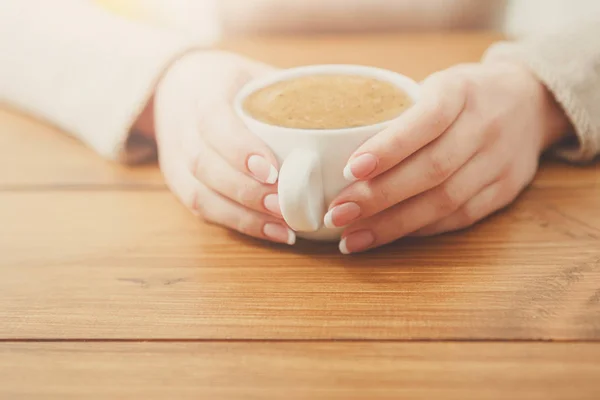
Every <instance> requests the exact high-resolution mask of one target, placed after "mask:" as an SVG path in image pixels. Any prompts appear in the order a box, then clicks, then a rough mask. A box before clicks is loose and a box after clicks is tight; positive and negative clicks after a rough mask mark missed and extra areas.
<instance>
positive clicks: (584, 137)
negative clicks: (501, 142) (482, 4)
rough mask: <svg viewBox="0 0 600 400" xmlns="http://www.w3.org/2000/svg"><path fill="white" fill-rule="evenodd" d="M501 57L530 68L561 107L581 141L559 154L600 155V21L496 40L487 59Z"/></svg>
mask: <svg viewBox="0 0 600 400" xmlns="http://www.w3.org/2000/svg"><path fill="white" fill-rule="evenodd" d="M498 59H500V60H514V61H518V62H522V63H523V64H524V65H526V66H527V67H529V68H530V69H531V71H533V73H534V74H535V75H536V76H537V77H538V78H539V79H540V80H541V81H542V82H543V83H544V84H545V85H546V87H547V88H548V89H549V90H550V91H551V92H552V94H553V95H554V97H555V98H556V100H557V101H558V103H559V104H560V105H561V107H562V108H563V110H564V112H565V114H566V115H567V117H568V118H569V120H570V122H571V124H572V125H573V127H574V129H575V133H576V135H577V139H578V140H573V141H572V142H569V143H561V144H560V145H558V146H556V148H555V149H553V150H554V152H555V153H556V154H557V155H558V156H559V157H562V158H564V159H566V160H569V161H572V162H589V161H592V160H594V158H596V157H597V156H598V155H599V154H600V20H597V21H596V22H591V23H587V24H582V25H580V26H573V27H571V28H569V29H566V30H564V31H561V32H556V33H554V34H548V35H540V36H537V37H534V36H532V37H529V38H526V39H524V40H522V41H518V42H501V43H498V44H495V45H493V46H492V47H491V48H490V49H489V50H488V51H487V53H486V54H485V56H484V60H498Z"/></svg>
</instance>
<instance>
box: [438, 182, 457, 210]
mask: <svg viewBox="0 0 600 400" xmlns="http://www.w3.org/2000/svg"><path fill="white" fill-rule="evenodd" d="M436 194H437V198H438V201H437V206H438V211H439V212H440V213H441V214H443V215H448V214H450V213H453V212H454V211H456V210H457V209H458V208H459V207H460V206H461V201H460V199H459V196H458V195H457V193H456V192H455V191H454V190H452V188H451V187H450V185H441V186H440V187H439V188H438V190H437V193H436Z"/></svg>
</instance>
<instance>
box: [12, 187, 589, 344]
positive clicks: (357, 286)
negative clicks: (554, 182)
mask: <svg viewBox="0 0 600 400" xmlns="http://www.w3.org/2000/svg"><path fill="white" fill-rule="evenodd" d="M599 196H600V188H597V189H595V190H590V189H586V190H584V189H581V190H579V191H570V192H566V191H561V190H556V189H547V190H541V189H539V190H531V191H529V192H528V193H526V194H525V195H524V196H523V197H522V198H521V199H519V201H518V202H517V204H515V206H514V207H513V208H512V209H511V210H510V211H508V212H505V213H502V214H500V215H497V216H495V217H493V218H492V219H490V220H488V221H486V222H484V223H482V224H480V225H478V226H477V227H475V228H473V229H472V230H469V231H467V232H463V233H457V234H454V235H448V236H443V237H439V238H431V239H422V240H407V241H403V242H399V243H397V244H395V245H391V246H388V247H386V248H383V249H380V250H377V251H374V252H371V253H369V254H366V255H363V256H359V257H343V256H341V255H339V254H338V253H337V249H336V248H335V246H331V245H315V244H309V243H303V244H301V245H300V246H299V247H296V248H288V247H283V246H281V247H279V246H269V245H266V244H264V243H260V242H258V241H255V240H251V239H247V238H243V237H241V236H239V235H236V234H233V233H230V232H228V231H226V230H223V229H221V228H218V227H214V226H209V225H206V224H203V223H202V222H200V221H197V220H195V219H194V218H193V217H192V216H191V215H189V214H188V212H187V211H186V210H184V209H183V207H181V206H180V205H179V204H178V203H177V201H176V200H175V199H174V198H173V197H172V196H171V195H170V194H169V193H167V192H162V191H161V192H155V191H149V192H138V191H134V192H123V191H99V192H93V191H83V192H79V191H68V192H42V193H36V192H24V193H3V194H0V220H1V221H3V222H4V224H3V226H2V227H0V254H2V268H0V293H1V294H2V295H1V297H0V299H1V303H2V306H1V307H0V321H1V322H2V323H0V337H2V338H140V339H147V338H203V339H207V338H209V339H223V338H237V339H244V338H260V339H301V338H320V339H338V338H355V339H358V338H369V339H409V338H421V339H423V338H436V339H453V338H460V339H480V338H487V339H490V338H491V339H498V338H501V339H537V338H560V339H577V338H585V339H600V301H598V294H599V293H600V248H599V237H600V216H599V215H598V214H597V213H596V212H595V210H596V204H597V199H598V197H599ZM140 204H143V205H144V206H143V207H140Z"/></svg>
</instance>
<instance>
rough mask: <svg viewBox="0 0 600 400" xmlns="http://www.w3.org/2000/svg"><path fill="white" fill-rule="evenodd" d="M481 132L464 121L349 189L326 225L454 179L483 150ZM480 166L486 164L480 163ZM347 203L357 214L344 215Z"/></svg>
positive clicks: (468, 120)
mask: <svg viewBox="0 0 600 400" xmlns="http://www.w3.org/2000/svg"><path fill="white" fill-rule="evenodd" d="M477 131H478V128H477V127H474V126H473V120H472V119H471V118H464V119H463V118H461V119H460V120H459V121H457V122H456V123H455V125H454V126H453V127H452V128H450V130H449V131H448V132H446V133H445V134H444V135H442V137H440V138H439V139H437V140H436V141H434V142H433V143H431V144H429V145H428V146H426V147H425V148H424V149H422V150H421V151H419V152H417V153H416V154H415V155H413V156H412V157H410V158H408V159H407V160H405V161H404V162H402V163H401V164H399V165H397V166H395V167H394V168H392V169H391V170H389V171H388V172H386V173H385V174H383V175H380V176H378V177H377V178H375V179H373V180H369V181H363V182H356V183H354V184H353V185H351V186H349V187H347V188H346V189H344V190H343V191H342V192H341V193H340V194H339V195H338V196H337V197H336V198H335V199H334V201H333V202H332V204H331V206H330V211H329V213H328V215H327V216H326V219H325V222H326V224H328V225H329V226H330V227H341V226H346V225H348V224H349V223H351V222H354V221H355V220H357V219H358V218H361V219H364V218H368V217H370V216H372V215H375V214H378V213H380V212H382V211H383V210H386V209H388V208H390V207H393V206H394V205H395V204H398V203H401V202H403V201H405V200H407V199H409V198H411V197H414V196H416V195H419V194H420V193H423V192H426V191H427V190H430V189H432V188H434V187H436V186H439V185H441V184H442V183H443V182H445V181H447V180H448V179H451V177H452V176H453V175H454V174H455V173H457V171H458V170H459V169H461V167H463V166H464V165H467V164H468V163H469V161H470V160H471V159H472V158H473V157H474V155H476V154H477V153H478V151H479V150H480V149H481V148H482V146H483V140H481V139H480V138H481V137H482V135H478V134H477V133H478V132H477ZM490 163H491V161H490V162H488V163H487V164H490ZM477 164H486V162H485V161H484V160H479V161H478V162H477ZM482 173H483V174H485V173H486V171H485V170H483V171H474V175H481V174H482ZM347 204H352V206H351V207H352V208H353V210H354V214H352V215H349V216H348V215H344V213H342V212H340V208H346V209H347V208H348V207H349V206H348V205H347ZM338 207H339V208H338ZM352 217H354V218H352ZM349 218H350V219H349Z"/></svg>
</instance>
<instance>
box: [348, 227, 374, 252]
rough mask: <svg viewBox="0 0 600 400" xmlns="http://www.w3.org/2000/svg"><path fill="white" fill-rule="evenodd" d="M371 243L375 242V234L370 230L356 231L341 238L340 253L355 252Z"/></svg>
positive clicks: (366, 247) (364, 248)
mask: <svg viewBox="0 0 600 400" xmlns="http://www.w3.org/2000/svg"><path fill="white" fill-rule="evenodd" d="M373 243H375V236H373V233H372V232H371V231H367V230H363V231H357V232H354V233H351V234H350V235H348V236H345V237H344V238H342V240H341V241H340V252H341V253H342V254H350V253H357V252H360V251H363V250H366V249H368V248H369V246H371V245H372V244H373Z"/></svg>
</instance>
